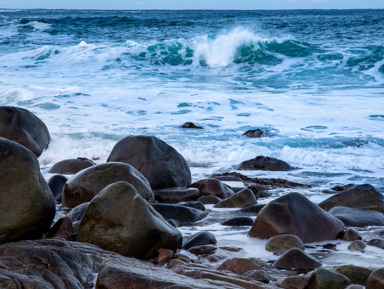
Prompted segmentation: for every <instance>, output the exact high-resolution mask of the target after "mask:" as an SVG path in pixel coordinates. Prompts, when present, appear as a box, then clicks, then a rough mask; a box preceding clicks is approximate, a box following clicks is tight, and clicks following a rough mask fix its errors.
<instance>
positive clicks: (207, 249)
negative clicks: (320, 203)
mask: <svg viewBox="0 0 384 289" xmlns="http://www.w3.org/2000/svg"><path fill="white" fill-rule="evenodd" d="M216 250H217V247H216V245H201V246H195V247H191V248H189V249H188V251H189V252H191V253H193V254H195V255H210V254H213V253H215V251H216Z"/></svg>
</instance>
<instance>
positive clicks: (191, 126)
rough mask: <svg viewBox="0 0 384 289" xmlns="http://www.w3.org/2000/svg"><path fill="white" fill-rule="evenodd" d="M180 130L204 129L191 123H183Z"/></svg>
mask: <svg viewBox="0 0 384 289" xmlns="http://www.w3.org/2000/svg"><path fill="white" fill-rule="evenodd" d="M181 128H196V129H204V128H203V127H202V126H199V125H195V124H194V123H193V122H186V123H184V124H183V125H182V126H181Z"/></svg>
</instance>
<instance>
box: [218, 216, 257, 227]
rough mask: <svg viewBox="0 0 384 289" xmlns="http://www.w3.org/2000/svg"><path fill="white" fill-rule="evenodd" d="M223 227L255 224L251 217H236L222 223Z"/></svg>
mask: <svg viewBox="0 0 384 289" xmlns="http://www.w3.org/2000/svg"><path fill="white" fill-rule="evenodd" d="M221 224H222V225H223V226H253V224H254V222H253V220H252V219H251V218H250V217H235V218H231V219H228V220H225V221H224V222H223V223H221Z"/></svg>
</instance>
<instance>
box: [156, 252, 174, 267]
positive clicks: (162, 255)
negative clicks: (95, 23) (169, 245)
mask: <svg viewBox="0 0 384 289" xmlns="http://www.w3.org/2000/svg"><path fill="white" fill-rule="evenodd" d="M157 252H158V253H159V256H158V257H157V263H158V264H159V265H164V264H167V263H168V262H169V261H171V260H172V258H173V256H174V252H173V251H172V250H170V249H164V248H160V249H159V250H157Z"/></svg>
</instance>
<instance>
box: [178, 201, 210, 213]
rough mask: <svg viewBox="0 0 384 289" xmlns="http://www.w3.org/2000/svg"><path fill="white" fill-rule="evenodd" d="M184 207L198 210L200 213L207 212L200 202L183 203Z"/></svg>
mask: <svg viewBox="0 0 384 289" xmlns="http://www.w3.org/2000/svg"><path fill="white" fill-rule="evenodd" d="M182 206H184V207H189V208H194V209H198V210H200V211H205V206H204V205H203V203H202V202H200V201H189V202H186V203H183V204H182Z"/></svg>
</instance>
